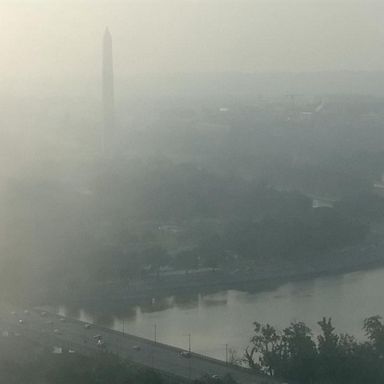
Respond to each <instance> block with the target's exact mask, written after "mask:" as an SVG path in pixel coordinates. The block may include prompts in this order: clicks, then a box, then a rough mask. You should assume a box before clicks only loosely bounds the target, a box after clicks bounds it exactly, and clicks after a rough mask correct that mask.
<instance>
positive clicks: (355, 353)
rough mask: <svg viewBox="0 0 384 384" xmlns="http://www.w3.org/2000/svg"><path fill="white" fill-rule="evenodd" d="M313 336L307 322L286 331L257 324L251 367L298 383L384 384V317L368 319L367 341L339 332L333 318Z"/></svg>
mask: <svg viewBox="0 0 384 384" xmlns="http://www.w3.org/2000/svg"><path fill="white" fill-rule="evenodd" d="M318 325H319V327H320V332H319V334H318V335H317V336H314V335H313V332H312V330H311V329H310V328H309V327H308V326H307V325H306V324H304V323H303V322H294V323H291V324H290V325H289V326H288V327H287V328H285V329H283V330H282V331H280V330H277V329H276V328H275V327H273V326H271V325H270V324H260V323H258V322H255V323H254V326H255V328H254V336H253V337H252V338H251V344H250V345H249V346H248V348H247V349H246V351H245V361H246V362H247V364H248V365H249V367H250V368H252V369H254V370H256V371H258V372H263V373H265V374H267V375H270V376H274V377H276V378H280V379H283V380H286V381H288V382H290V381H292V382H293V383H303V384H304V383H306V384H307V383H312V384H344V383H346V384H347V383H348V384H363V383H370V384H376V383H377V384H379V383H383V382H384V364H383V360H384V324H383V321H382V318H381V317H380V316H373V317H369V318H367V319H366V320H365V321H364V326H363V330H364V332H365V335H366V337H367V340H366V341H358V340H356V338H355V337H353V336H351V335H348V334H338V333H336V332H335V328H334V327H333V324H332V321H331V319H330V318H328V319H327V318H323V319H322V320H321V321H319V322H318Z"/></svg>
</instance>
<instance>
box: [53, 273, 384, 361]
mask: <svg viewBox="0 0 384 384" xmlns="http://www.w3.org/2000/svg"><path fill="white" fill-rule="evenodd" d="M383 292H384V268H379V269H375V270H369V271H360V272H354V273H348V274H344V275H337V276H327V277H320V278H315V279H310V280H305V281H296V282H292V283H288V284H284V285H281V286H280V287H278V288H276V289H273V290H269V291H264V292H253V293H252V292H240V291H234V290H229V291H223V292H218V293H215V294H209V295H201V294H199V295H193V296H190V297H186V296H181V297H177V296H172V297H168V298H165V299H162V300H157V301H156V300H155V301H153V302H151V303H147V304H145V305H140V306H135V307H127V308H119V310H118V311H116V313H114V314H113V313H107V314H106V313H102V311H101V312H100V313H91V312H90V311H87V310H86V309H78V308H67V307H60V308H59V313H61V314H63V315H68V316H71V317H76V318H79V319H81V320H84V321H89V322H95V323H97V324H100V325H104V326H107V327H110V328H113V329H116V330H119V331H125V332H129V333H132V334H135V335H138V336H143V337H146V338H150V339H154V338H155V333H156V339H157V341H158V342H163V343H166V344H172V345H175V346H178V347H181V348H185V349H188V343H189V339H190V342H191V349H192V351H194V352H198V353H202V354H205V355H208V356H211V357H216V358H219V359H222V360H225V358H226V346H227V347H228V349H229V350H231V349H233V350H237V351H238V354H239V355H241V354H242V351H243V350H244V348H245V347H246V346H247V345H248V341H249V338H250V337H251V335H252V330H253V325H252V323H253V322H254V321H259V322H269V323H271V324H273V325H275V326H277V327H280V328H282V327H285V326H287V325H288V324H289V323H290V322H292V321H295V320H300V321H304V322H305V323H307V324H308V325H309V326H310V327H311V328H313V329H314V331H315V332H316V331H317V330H318V327H317V325H316V323H317V321H318V320H320V319H321V318H322V316H327V317H332V319H333V322H334V325H335V327H336V330H337V331H338V332H347V333H351V334H354V335H355V336H357V337H359V338H362V337H364V335H363V332H362V330H361V328H362V324H363V320H364V318H366V317H368V316H371V315H376V314H379V315H384V297H383ZM189 335H190V336H189Z"/></svg>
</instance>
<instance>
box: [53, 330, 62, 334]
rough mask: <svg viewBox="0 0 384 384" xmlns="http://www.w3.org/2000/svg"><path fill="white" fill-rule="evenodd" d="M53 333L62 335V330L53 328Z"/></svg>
mask: <svg viewBox="0 0 384 384" xmlns="http://www.w3.org/2000/svg"><path fill="white" fill-rule="evenodd" d="M53 333H56V335H61V332H60V330H59V329H54V330H53Z"/></svg>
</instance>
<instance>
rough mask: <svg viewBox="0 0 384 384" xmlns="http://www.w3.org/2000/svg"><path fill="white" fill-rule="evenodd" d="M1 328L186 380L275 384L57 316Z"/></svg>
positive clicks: (13, 319)
mask: <svg viewBox="0 0 384 384" xmlns="http://www.w3.org/2000/svg"><path fill="white" fill-rule="evenodd" d="M0 326H1V330H2V332H5V334H6V333H7V332H9V333H10V334H15V333H16V334H18V335H22V336H25V337H29V338H30V339H35V340H37V341H39V342H40V343H42V344H44V345H45V346H47V347H51V348H52V349H53V347H59V348H63V350H67V351H68V350H71V351H72V352H74V353H85V354H92V353H95V352H96V351H105V352H112V353H114V354H116V355H118V356H120V357H121V358H123V359H126V360H129V361H131V362H134V363H137V364H140V365H143V366H146V367H150V368H153V369H155V370H158V371H161V372H164V373H167V374H170V375H174V376H177V377H180V378H183V379H187V380H188V379H190V380H193V379H198V378H200V377H202V376H203V375H210V376H214V377H224V376H225V375H227V374H230V375H231V376H232V377H233V378H234V379H235V380H236V381H237V382H239V383H242V384H264V383H265V384H267V383H276V381H274V380H271V379H270V378H268V377H265V376H261V375H256V374H254V373H252V372H249V371H248V370H247V369H243V368H239V367H235V366H232V365H229V364H226V363H225V362H222V361H220V360H216V359H211V358H208V357H205V356H202V355H198V354H195V353H191V354H189V353H186V352H187V351H184V352H183V351H182V350H181V349H179V348H175V347H172V346H169V345H165V344H162V343H158V342H154V341H151V340H148V339H144V338H140V337H137V336H133V335H129V334H126V333H122V332H117V331H114V330H110V329H108V328H103V327H99V326H96V325H93V324H92V325H87V324H86V323H84V322H81V321H78V320H74V319H69V318H64V317H61V316H58V315H56V314H52V313H42V311H41V310H31V311H29V312H26V313H25V312H24V311H16V313H12V311H11V312H9V313H8V312H7V313H5V314H2V315H1V319H0ZM98 340H101V342H98ZM56 350H59V349H56Z"/></svg>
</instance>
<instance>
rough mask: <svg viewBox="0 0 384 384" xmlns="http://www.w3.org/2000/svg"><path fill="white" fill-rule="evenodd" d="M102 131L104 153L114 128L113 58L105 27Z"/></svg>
mask: <svg viewBox="0 0 384 384" xmlns="http://www.w3.org/2000/svg"><path fill="white" fill-rule="evenodd" d="M102 66H103V68H102V77H103V80H102V81H103V90H102V92H103V93H102V99H103V120H104V121H103V123H104V124H103V132H102V148H103V152H104V153H106V152H108V151H109V150H110V149H111V145H112V144H113V137H114V128H115V112H114V86H113V58H112V37H111V33H110V32H109V29H108V28H106V29H105V32H104V38H103V64H102Z"/></svg>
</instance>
